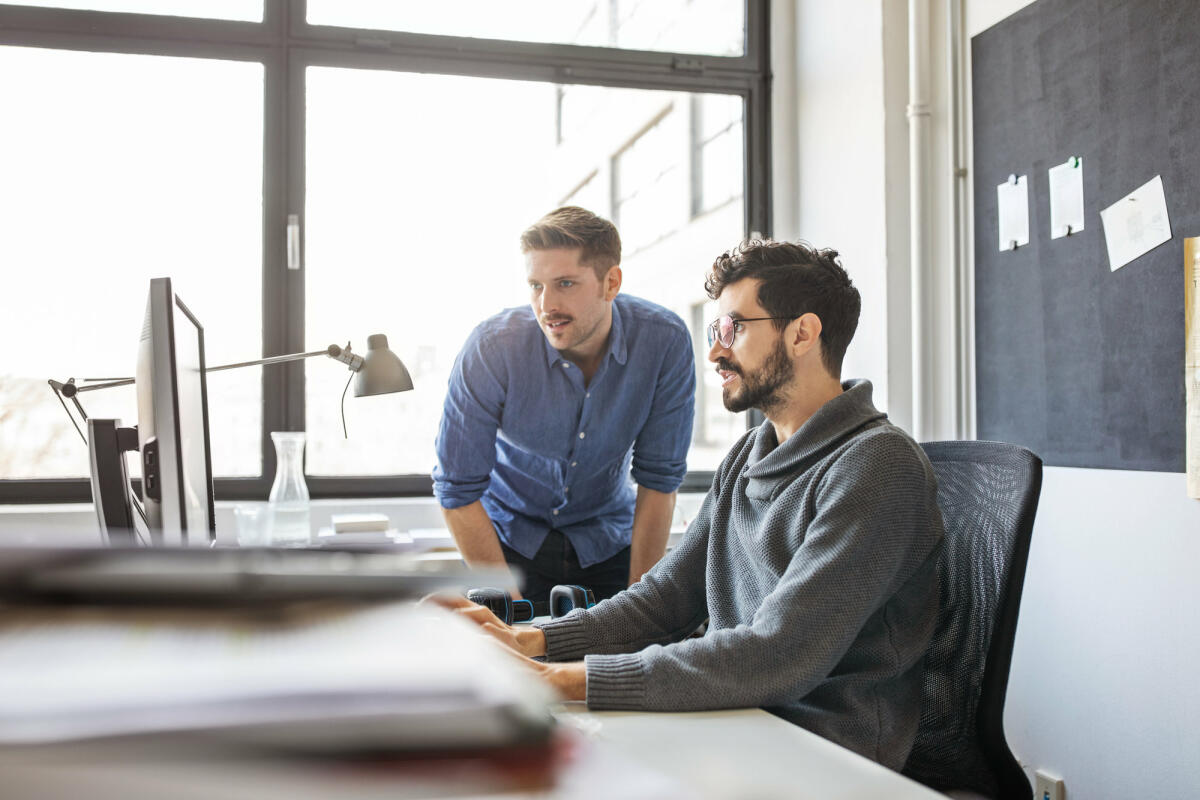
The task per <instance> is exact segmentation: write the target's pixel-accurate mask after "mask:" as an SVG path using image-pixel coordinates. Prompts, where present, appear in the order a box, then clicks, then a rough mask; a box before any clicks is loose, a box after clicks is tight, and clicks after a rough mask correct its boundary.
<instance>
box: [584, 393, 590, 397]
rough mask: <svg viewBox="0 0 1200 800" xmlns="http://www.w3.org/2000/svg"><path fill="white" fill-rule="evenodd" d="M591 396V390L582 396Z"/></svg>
mask: <svg viewBox="0 0 1200 800" xmlns="http://www.w3.org/2000/svg"><path fill="white" fill-rule="evenodd" d="M591 396H592V393H591V392H588V393H587V394H585V395H584V397H591Z"/></svg>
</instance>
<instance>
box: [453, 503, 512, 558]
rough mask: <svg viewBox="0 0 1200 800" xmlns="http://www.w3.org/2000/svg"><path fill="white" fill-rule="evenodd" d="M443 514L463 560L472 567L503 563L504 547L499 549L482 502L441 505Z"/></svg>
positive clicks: (497, 539)
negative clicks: (463, 504) (454, 506)
mask: <svg viewBox="0 0 1200 800" xmlns="http://www.w3.org/2000/svg"><path fill="white" fill-rule="evenodd" d="M442 517H443V518H444V519H445V520H446V527H447V528H449V529H450V535H451V536H453V537H454V544H455V545H457V546H458V552H460V553H462V557H463V560H464V561H466V562H467V564H468V565H469V566H472V567H484V566H487V567H494V566H504V563H505V562H504V551H503V550H501V549H500V537H499V536H497V535H496V528H495V526H493V525H492V520H491V518H489V517H488V515H487V511H486V510H484V508H483V503H481V502H479V501H478V500H476V501H475V502H474V503H471V504H470V505H466V506H460V507H459V508H443V509H442Z"/></svg>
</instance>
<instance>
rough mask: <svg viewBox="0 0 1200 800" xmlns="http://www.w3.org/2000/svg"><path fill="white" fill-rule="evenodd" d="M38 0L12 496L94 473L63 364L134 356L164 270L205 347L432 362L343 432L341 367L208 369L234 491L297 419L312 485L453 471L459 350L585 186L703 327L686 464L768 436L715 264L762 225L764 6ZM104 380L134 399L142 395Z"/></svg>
mask: <svg viewBox="0 0 1200 800" xmlns="http://www.w3.org/2000/svg"><path fill="white" fill-rule="evenodd" d="M40 5H44V6H46V7H45V8H37V7H32V6H31V4H22V5H21V6H16V5H8V4H4V3H0V31H3V32H4V38H3V40H2V42H3V44H0V75H6V74H7V75H12V74H20V75H21V76H22V80H20V81H13V80H7V81H4V80H0V109H3V113H4V116H5V119H6V120H7V121H8V124H6V125H4V126H0V169H2V171H3V174H4V176H5V180H4V181H3V183H0V265H2V266H3V267H4V268H3V269H2V270H0V273H2V274H3V277H2V278H0V289H2V291H0V297H2V298H3V301H2V305H3V308H2V309H0V310H2V312H3V313H0V336H3V337H4V339H5V341H8V342H10V343H13V342H24V343H28V344H27V346H20V347H9V348H7V349H6V351H5V356H4V359H3V360H2V361H0V501H3V502H14V501H17V502H19V501H71V500H86V499H87V498H88V487H87V483H86V481H85V480H84V476H85V475H86V474H87V463H86V462H87V450H86V448H85V447H84V445H83V443H82V441H81V440H80V437H79V435H78V433H77V432H76V431H75V429H74V428H73V426H72V424H71V421H70V419H69V418H68V416H67V414H66V413H64V411H63V409H62V407H61V406H60V405H59V404H58V401H57V400H56V399H55V397H54V395H53V393H52V392H51V390H50V389H49V387H48V386H47V385H46V380H47V379H49V378H54V379H57V380H64V379H66V378H67V377H72V376H73V377H76V378H85V377H122V376H126V375H131V374H132V371H133V366H134V360H135V353H136V343H137V331H138V326H140V323H141V318H142V313H143V304H144V303H145V287H146V285H147V279H148V278H150V277H157V276H162V275H169V276H170V277H172V278H173V279H174V280H175V288H176V290H177V291H178V292H179V294H180V296H181V297H183V298H184V299H185V300H186V301H187V303H188V305H189V307H190V308H192V309H193V311H195V312H196V314H197V316H199V318H200V319H201V321H202V322H203V323H204V325H205V332H206V342H207V347H208V360H209V363H210V364H213V365H218V364H225V363H233V362H238V361H246V360H251V359H254V358H257V357H261V356H269V355H279V354H283V353H297V352H305V351H312V350H319V349H323V348H324V347H326V346H327V345H329V344H334V343H336V344H339V345H345V344H346V343H347V341H349V342H350V343H351V344H352V345H353V347H354V349H355V350H356V351H359V352H362V351H365V348H366V337H367V336H368V335H370V334H373V333H384V334H387V336H388V338H389V344H390V346H391V348H392V349H393V350H394V351H395V352H396V353H397V354H399V355H400V356H401V358H402V359H404V361H405V363H406V364H407V365H408V367H409V369H410V372H411V373H412V375H413V379H414V383H415V384H416V391H414V392H409V393H405V394H401V395H388V396H381V397H374V398H361V399H355V398H353V397H352V396H347V398H346V404H345V416H346V423H347V428H348V433H349V436H348V438H343V436H342V424H341V403H340V401H341V395H342V389H343V387H344V385H345V381H346V378H347V377H349V376H348V374H347V373H346V371H345V370H344V369H342V368H340V367H339V365H337V364H336V363H334V362H331V361H329V360H327V359H310V360H308V361H305V362H302V363H293V364H289V365H286V366H274V367H266V368H249V369H241V370H231V371H227V372H220V373H215V374H213V375H210V378H209V403H210V412H211V417H212V425H211V427H212V438H213V462H214V472H215V474H216V477H217V494H218V497H226V498H229V497H265V496H266V493H267V489H268V488H269V486H270V482H271V478H272V476H273V470H274V453H273V451H272V448H271V445H270V443H269V440H268V438H267V436H266V432H267V431H271V430H286V429H291V430H307V432H308V434H309V447H308V453H307V465H306V466H307V472H308V474H309V485H310V488H311V490H312V492H313V494H314V496H322V495H326V496H351V495H372V494H396V493H408V494H425V493H428V491H429V472H430V469H431V467H432V466H433V460H434V452H433V437H434V435H435V433H436V429H437V423H438V419H439V416H440V413H441V404H442V399H443V395H444V390H445V384H446V379H447V376H448V371H449V368H450V366H451V364H452V363H453V359H454V356H455V355H456V354H457V351H458V348H459V347H460V346H461V343H462V341H463V339H464V338H465V337H466V335H467V334H468V333H469V331H470V330H471V329H472V328H473V327H474V326H475V325H476V324H477V323H478V322H479V321H481V320H482V319H483V318H485V317H486V316H488V315H489V314H491V313H494V312H495V311H498V310H499V309H501V308H504V307H508V306H513V305H520V304H522V303H524V302H526V301H527V298H526V292H525V287H524V275H523V271H524V264H523V258H522V256H521V254H520V252H519V249H518V245H517V241H518V237H519V235H520V232H521V231H522V230H523V229H524V228H525V227H526V226H528V225H529V224H530V223H531V222H533V221H534V220H536V219H537V218H538V217H539V216H541V215H542V214H543V213H545V212H546V211H548V210H550V209H551V208H554V207H555V206H557V205H561V204H564V203H573V204H578V205H583V206H585V207H588V208H590V209H592V210H594V211H596V212H597V213H599V214H602V215H605V216H608V217H609V218H611V219H613V220H614V221H615V222H617V223H618V226H619V228H620V230H621V233H622V237H623V239H624V242H625V249H624V256H623V267H624V273H625V285H624V288H623V291H627V292H629V293H632V294H636V295H639V296H642V297H646V298H648V299H651V300H654V301H656V302H659V303H661V304H663V305H666V306H668V307H669V308H671V309H673V310H674V311H676V312H677V313H678V314H679V315H680V316H681V317H682V318H683V319H684V320H685V321H686V322H688V324H689V326H690V327H691V328H692V331H693V335H694V337H695V342H696V352H697V355H698V362H697V370H698V373H697V375H698V383H699V384H700V390H699V391H700V396H698V405H697V412H698V415H697V432H696V434H695V436H694V442H693V447H692V452H691V454H690V456H689V469H690V470H691V471H692V473H693V475H691V476H690V477H689V482H690V484H691V485H692V486H695V487H697V488H700V487H703V486H706V485H707V483H708V482H709V476H708V475H707V474H706V473H710V472H711V470H712V469H714V468H715V466H716V464H717V463H718V462H719V461H720V458H721V457H722V456H723V455H724V453H725V450H726V449H727V448H728V446H729V445H730V444H731V443H732V441H733V440H734V439H735V438H736V437H737V436H739V435H740V434H741V433H742V432H743V431H744V430H745V425H746V421H745V419H744V415H731V414H728V412H725V411H724V409H723V407H721V405H720V397H719V394H720V390H719V387H716V388H715V389H714V387H713V386H711V385H710V384H711V383H712V381H711V380H709V378H711V376H710V375H708V373H709V372H711V370H710V369H709V365H708V364H707V363H705V362H704V361H703V356H704V354H705V353H706V351H707V348H706V346H705V345H704V331H703V326H704V323H705V321H706V320H705V319H704V313H705V303H706V302H707V301H706V298H705V297H704V295H703V287H702V280H703V275H704V272H705V271H706V270H707V268H708V266H709V265H710V264H711V262H712V260H713V258H714V256H715V255H717V254H718V253H719V252H721V251H723V250H725V249H726V248H728V247H730V246H732V245H733V244H734V243H736V241H737V240H738V239H740V238H741V237H742V236H743V235H744V234H745V232H746V231H748V230H751V229H754V230H765V229H766V228H767V225H766V220H767V217H768V212H769V209H768V207H767V199H766V192H765V189H764V188H762V187H763V186H764V184H765V175H766V172H767V170H766V139H765V135H766V134H765V132H766V130H767V129H768V125H767V122H768V120H767V119H766V112H765V104H764V103H763V102H762V99H763V97H764V92H765V90H766V85H767V78H766V76H767V67H766V64H767V57H766V56H767V54H766V53H765V51H764V49H763V47H762V44H761V43H762V42H763V41H764V40H765V30H766V27H765V26H766V20H765V16H764V15H765V9H764V8H763V7H762V6H761V4H749V5H745V4H743V3H741V2H732V3H730V2H725V1H724V0H722V2H712V3H707V2H706V3H700V2H686V1H685V0H678V1H676V0H671V1H670V2H663V3H646V2H627V1H626V0H605V1H604V2H595V1H593V2H566V1H565V0H563V2H553V3H545V4H543V5H544V8H542V10H541V11H540V12H538V11H536V9H534V10H533V11H530V12H529V13H523V14H520V15H515V14H511V11H510V10H509V11H508V12H506V13H505V14H504V15H502V16H503V17H504V18H503V19H499V18H498V17H497V14H496V8H497V7H498V6H497V4H493V3H482V2H479V3H459V4H450V3H446V4H408V3H396V4H391V3H375V4H368V3H353V2H339V3H327V2H322V1H321V0H308V3H307V8H306V4H305V3H304V2H300V0H264V1H263V2H251V1H250V0H247V2H237V0H226V1H225V2H221V3H217V2H206V3H202V4H199V5H194V4H193V5H191V6H188V5H186V4H171V5H167V6H164V5H163V4H161V3H145V2H137V0H123V1H121V2H118V0H109V1H108V2H100V1H99V0H94V1H93V2H84V1H83V0H79V2H75V0H70V1H68V0H62V1H61V2H46V3H42V4H40ZM533 6H538V3H536V2H534V3H532V4H531V6H530V7H531V8H532V7H533ZM167 8H169V9H170V12H169V14H168V13H165V12H163V10H164V9H167ZM539 8H541V6H539ZM450 12H453V13H450ZM369 14H374V15H375V16H369ZM747 14H748V15H749V16H746V15H747ZM193 15H194V18H193ZM510 17H511V18H512V19H510ZM364 28H365V29H371V30H370V35H369V36H366V35H364V32H363V30H362V29H364ZM47 34H52V35H47ZM51 42H52V43H53V46H50V45H49V43H51ZM531 43H539V44H531ZM631 75H636V76H637V78H636V80H635V81H633V82H632V85H631V82H630V76H631ZM564 78H566V79H564ZM14 121H15V124H14ZM747 187H750V191H747ZM289 215H295V216H296V217H298V218H299V220H300V221H301V241H302V248H301V263H300V265H299V266H300V268H299V269H288V265H287V260H286V247H285V242H286V225H287V219H288V216H289ZM81 400H82V401H83V403H84V405H85V408H86V409H87V411H88V413H89V414H91V415H92V416H115V417H118V418H122V419H125V420H127V421H132V419H133V418H135V416H136V405H135V403H134V400H133V393H132V391H130V390H128V389H114V390H108V391H103V392H95V393H90V394H87V395H82V396H81ZM702 409H704V410H702ZM702 414H703V419H701V415H702Z"/></svg>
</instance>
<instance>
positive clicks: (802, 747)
mask: <svg viewBox="0 0 1200 800" xmlns="http://www.w3.org/2000/svg"><path fill="white" fill-rule="evenodd" d="M559 719H560V721H561V723H562V727H563V729H564V736H563V739H564V740H565V742H566V743H567V744H566V746H565V747H564V748H560V750H564V751H566V753H567V754H566V755H565V756H560V757H559V760H560V761H561V762H562V763H561V764H560V765H559V766H558V767H557V768H556V769H555V770H554V772H553V775H552V776H550V777H548V776H547V775H544V774H543V775H542V776H540V777H537V776H535V777H533V778H530V777H529V776H528V775H526V776H524V777H522V776H521V775H518V776H516V777H515V778H514V776H512V775H505V776H497V775H495V774H493V773H492V772H489V770H488V768H487V767H486V766H485V765H482V764H479V763H472V762H466V763H461V762H455V761H452V760H446V759H440V760H431V761H411V760H410V761H407V762H386V761H385V762H374V763H369V764H357V765H356V764H346V763H342V762H337V761H326V762H313V761H310V760H301V759H281V758H269V757H265V756H256V755H253V754H247V753H241V754H230V753H220V752H216V751H204V750H200V751H198V750H197V749H195V746H194V745H181V744H178V743H176V744H164V743H152V742H146V743H138V744H132V743H126V744H118V743H104V744H91V745H86V746H83V745H79V746H74V747H68V748H56V749H44V750H34V751H23V752H21V751H3V750H0V774H3V775H4V781H3V784H4V785H3V789H2V790H0V794H2V795H3V796H4V797H5V798H11V799H13V800H15V799H16V798H34V797H36V798H76V797H89V798H98V799H99V800H116V798H122V800H124V799H125V798H140V797H168V796H169V797H173V798H183V799H184V800H187V799H188V798H196V800H200V798H203V799H204V800H211V798H214V797H221V798H230V799H231V800H243V799H244V800H269V799H270V798H296V799H297V800H305V799H306V798H328V797H338V798H392V799H394V798H418V797H419V798H426V797H537V798H545V799H546V800H551V799H554V800H558V799H559V798H561V800H590V798H596V800H638V798H646V800H671V799H672V798H680V800H692V799H693V798H713V799H714V800H717V799H720V800H726V799H729V800H733V799H735V798H736V799H737V800H742V799H743V798H754V800H772V799H773V798H781V799H782V798H788V800H807V798H812V800H818V799H819V800H867V798H871V799H872V800H874V799H875V798H887V800H945V798H944V797H943V796H942V795H940V794H937V793H936V792H933V791H931V790H929V789H927V788H925V787H923V786H921V785H919V784H917V783H914V782H912V781H910V780H908V779H907V778H905V777H903V776H901V775H897V774H896V773H894V772H891V771H890V770H887V769H884V768H883V767H881V766H879V765H878V764H875V763H874V762H872V761H869V760H867V759H865V758H862V757H861V756H858V755H855V754H854V753H851V752H850V751H848V750H845V749H844V748H841V747H839V746H837V745H835V744H832V743H830V742H827V741H826V740H824V739H822V738H820V737H819V736H816V735H815V734H812V733H809V732H808V731H805V730H803V729H801V728H798V727H796V726H794V725H792V724H790V723H787V722H784V721H783V720H781V719H778V718H777V717H774V716H772V715H770V714H768V713H766V712H765V711H760V710H757V709H750V710H740V711H717V712H702V713H691V714H648V713H629V712H589V711H587V710H586V709H584V708H583V707H582V705H581V704H567V705H566V706H565V707H564V708H563V710H562V711H561V712H560V714H559Z"/></svg>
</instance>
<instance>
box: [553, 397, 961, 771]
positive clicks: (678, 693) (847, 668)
mask: <svg viewBox="0 0 1200 800" xmlns="http://www.w3.org/2000/svg"><path fill="white" fill-rule="evenodd" d="M844 387H845V389H846V391H844V392H843V393H842V394H841V395H839V396H837V397H836V398H834V399H833V400H831V401H829V402H828V403H826V404H825V405H824V406H822V407H821V408H820V410H818V411H817V413H816V414H814V415H813V416H812V418H811V419H809V420H808V422H806V423H805V424H804V426H803V427H801V428H800V430H799V431H797V432H796V433H795V434H794V435H793V436H792V437H791V438H789V439H788V440H787V441H786V442H784V443H783V445H779V444H778V443H777V441H776V438H775V429H774V427H773V426H772V425H771V423H770V422H766V423H764V424H763V425H762V426H760V427H759V428H757V429H755V430H752V431H750V432H748V433H747V434H746V435H745V436H744V437H743V438H742V439H741V441H739V442H738V443H737V444H736V445H735V446H734V447H733V449H732V450H731V451H730V452H729V455H728V456H726V457H725V460H724V461H723V462H722V464H721V466H720V468H719V469H718V471H717V474H716V476H715V478H714V480H713V485H712V489H711V490H710V491H709V493H708V496H707V497H706V498H705V500H704V505H703V506H702V507H701V509H700V512H699V514H698V515H697V517H696V519H695V521H693V522H692V524H691V526H689V528H688V531H687V533H686V534H685V535H684V537H683V540H682V541H681V542H680V544H679V546H678V547H676V548H675V549H673V550H672V551H671V552H670V553H668V554H667V556H666V557H665V558H664V559H663V560H662V561H661V562H659V564H658V565H657V566H656V567H655V568H654V569H652V570H651V571H650V573H648V574H647V575H646V577H645V578H643V579H642V580H641V581H640V582H638V583H637V584H635V585H634V586H632V587H630V588H629V589H628V590H627V591H625V592H622V593H621V594H619V595H617V596H616V597H614V598H613V599H611V600H606V601H604V602H602V603H600V604H599V605H597V606H595V607H594V608H591V609H588V610H586V611H584V610H580V611H575V612H574V613H572V614H570V615H569V616H567V617H564V618H561V619H558V620H552V621H550V622H548V623H545V624H543V625H541V627H542V629H543V630H544V631H545V633H546V646H547V657H548V658H549V659H550V660H555V661H565V660H577V659H579V658H582V657H584V656H586V659H585V661H586V664H587V703H588V706H589V707H590V708H593V709H626V710H643V711H698V710H705V709H718V708H744V707H753V706H761V707H764V708H766V709H767V710H769V711H772V712H774V713H776V714H778V715H779V716H781V717H783V718H784V719H787V720H790V721H791V722H794V723H796V724H797V725H800V726H803V727H805V728H807V729H809V730H811V731H814V732H815V733H818V734H820V735H821V736H824V737H826V738H828V739H830V740H832V741H834V742H837V743H838V744H841V745H843V746H845V747H848V748H850V749H851V750H854V751H856V752H858V753H861V754H863V755H865V756H867V757H868V758H872V759H874V760H876V761H878V762H880V763H882V764H884V765H885V766H888V767H891V768H893V769H900V768H901V767H902V766H903V765H904V762H905V760H906V759H907V757H908V753H909V750H910V749H911V748H912V742H913V737H914V736H915V734H916V730H917V722H918V719H919V717H920V698H921V679H922V674H923V673H922V660H923V656H924V653H925V650H926V647H927V646H928V644H929V640H930V637H931V635H932V634H933V628H934V622H935V617H936V614H937V602H938V600H937V598H938V591H937V556H938V553H939V550H940V548H941V541H942V521H941V514H940V513H939V511H938V508H937V503H936V481H935V479H934V475H933V470H932V468H931V467H930V465H929V462H928V460H926V458H925V455H924V453H923V452H922V450H921V448H920V447H919V446H917V444H916V443H915V442H913V440H912V439H911V438H909V437H908V435H907V434H905V433H904V432H903V431H902V430H900V429H899V428H897V427H896V426H894V425H892V424H891V423H890V422H888V421H887V417H886V415H885V414H883V413H882V412H880V411H878V410H876V409H875V407H874V405H873V404H872V402H871V384H870V383H868V382H867V381H856V382H850V383H847V384H844ZM706 617H707V618H708V620H709V626H708V630H707V633H705V635H704V636H702V637H698V638H685V637H687V636H688V634H690V633H691V632H693V631H694V630H695V629H696V628H697V627H698V626H699V625H700V624H701V623H702V622H703V621H704V619H705V618H706Z"/></svg>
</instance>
